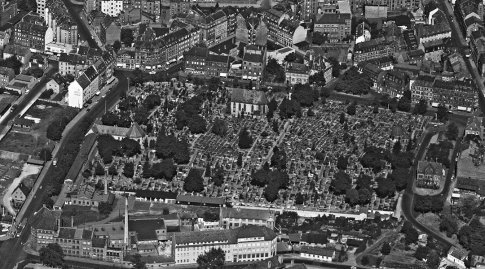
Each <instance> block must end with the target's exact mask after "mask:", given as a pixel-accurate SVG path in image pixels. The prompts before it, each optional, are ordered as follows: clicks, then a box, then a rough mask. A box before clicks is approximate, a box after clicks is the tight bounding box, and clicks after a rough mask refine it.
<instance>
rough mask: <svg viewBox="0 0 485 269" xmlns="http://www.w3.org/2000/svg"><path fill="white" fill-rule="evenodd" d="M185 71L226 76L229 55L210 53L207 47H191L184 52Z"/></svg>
mask: <svg viewBox="0 0 485 269" xmlns="http://www.w3.org/2000/svg"><path fill="white" fill-rule="evenodd" d="M184 64H185V72H187V73H190V74H194V75H200V76H210V77H226V76H227V73H228V70H229V56H223V55H214V54H210V53H209V50H208V49H207V48H201V47H193V48H192V49H190V50H189V51H187V52H186V53H185V54H184Z"/></svg>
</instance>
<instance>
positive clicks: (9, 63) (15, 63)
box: [0, 55, 22, 75]
mask: <svg viewBox="0 0 485 269" xmlns="http://www.w3.org/2000/svg"><path fill="white" fill-rule="evenodd" d="M0 66H4V67H8V68H12V69H13V70H14V71H15V75H18V74H20V68H21V67H22V62H20V61H19V59H17V57H16V56H15V55H13V56H11V57H9V58H7V59H5V60H0Z"/></svg>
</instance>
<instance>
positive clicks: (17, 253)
mask: <svg viewBox="0 0 485 269" xmlns="http://www.w3.org/2000/svg"><path fill="white" fill-rule="evenodd" d="M115 75H116V77H117V78H118V80H119V83H118V86H117V87H115V88H114V89H113V90H111V91H110V92H108V93H107V94H106V97H104V98H102V99H101V100H100V101H98V102H97V103H96V104H94V105H93V106H92V108H91V110H90V111H88V112H86V113H85V114H84V115H83V116H82V117H80V118H79V120H78V121H77V124H78V123H81V122H83V121H89V122H90V123H93V122H94V120H95V119H96V118H98V117H101V116H102V115H103V114H104V112H105V101H106V106H107V107H108V108H109V107H111V106H113V105H114V104H115V103H116V102H117V101H118V99H119V98H120V94H121V92H122V91H126V90H127V86H128V81H127V79H126V76H124V75H122V74H121V73H117V72H115ZM73 130H75V128H70V129H69V130H66V132H65V134H64V136H63V138H62V139H61V141H60V142H59V148H60V150H59V151H62V150H63V149H64V146H65V145H66V141H67V140H68V139H67V138H68V137H72V136H74V135H76V134H75V132H74V131H73ZM58 155H60V154H59V152H57V154H56V155H55V156H53V158H55V157H57V156H58ZM37 180H41V182H42V181H43V180H44V178H41V177H39V178H38V179H37ZM46 189H47V188H41V189H38V191H37V193H35V198H34V199H33V200H32V202H31V203H30V204H29V205H27V209H26V211H25V214H24V216H23V218H25V219H27V220H29V219H31V217H32V216H33V214H34V213H35V212H36V211H37V210H39V209H40V208H41V206H42V200H43V198H44V197H45V196H46V195H47V192H46ZM29 235H30V223H28V222H27V224H26V226H25V228H24V229H23V230H22V232H21V233H20V236H19V237H18V238H13V239H10V240H8V241H6V242H4V243H3V244H2V246H1V248H0V257H2V262H1V263H0V269H11V268H13V267H14V266H15V264H16V263H17V262H18V261H19V260H20V259H21V255H23V250H22V248H23V243H25V242H26V241H27V240H28V238H29Z"/></svg>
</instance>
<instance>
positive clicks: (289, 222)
mask: <svg viewBox="0 0 485 269" xmlns="http://www.w3.org/2000/svg"><path fill="white" fill-rule="evenodd" d="M297 223H298V213H296V212H294V211H283V213H281V214H279V215H277V216H276V221H275V227H280V228H286V229H288V228H293V227H295V226H296V225H297Z"/></svg>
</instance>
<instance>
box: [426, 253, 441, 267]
mask: <svg viewBox="0 0 485 269" xmlns="http://www.w3.org/2000/svg"><path fill="white" fill-rule="evenodd" d="M440 262H441V258H440V255H439V254H438V252H437V251H436V250H432V251H430V252H429V253H428V256H427V257H426V265H428V268H430V269H436V268H438V266H439V265H440Z"/></svg>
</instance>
